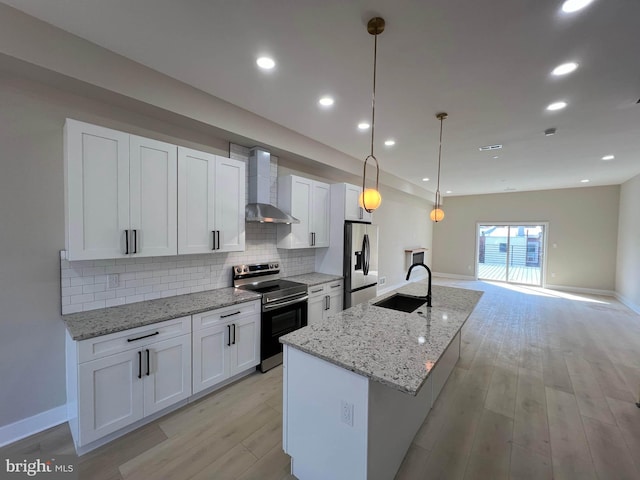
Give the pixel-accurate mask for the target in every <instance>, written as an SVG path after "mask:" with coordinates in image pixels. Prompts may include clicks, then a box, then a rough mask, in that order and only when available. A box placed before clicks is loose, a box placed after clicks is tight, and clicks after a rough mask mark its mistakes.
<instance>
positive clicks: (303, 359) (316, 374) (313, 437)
mask: <svg viewBox="0 0 640 480" xmlns="http://www.w3.org/2000/svg"><path fill="white" fill-rule="evenodd" d="M284 350H285V366H284V372H283V374H284V376H283V378H284V385H283V391H284V396H285V398H284V406H285V409H284V413H283V417H284V421H283V449H284V451H285V452H286V453H287V454H289V455H290V456H291V457H292V473H293V475H295V476H296V478H298V479H300V480H313V479H318V480H320V479H329V478H330V479H332V480H359V479H366V478H367V477H366V475H367V422H368V394H369V381H368V380H367V379H366V378H365V377H363V376H361V375H357V374H355V373H353V372H349V371H348V370H345V369H343V368H340V367H338V366H336V365H333V364H331V363H329V362H326V361H324V360H321V359H319V358H317V357H314V356H312V355H308V354H306V353H304V352H301V351H300V350H297V349H295V348H292V347H289V346H288V345H284ZM345 404H346V405H345ZM343 406H345V408H347V409H348V410H349V414H348V416H349V417H350V419H351V421H350V422H346V423H345V421H343V412H342V409H343Z"/></svg>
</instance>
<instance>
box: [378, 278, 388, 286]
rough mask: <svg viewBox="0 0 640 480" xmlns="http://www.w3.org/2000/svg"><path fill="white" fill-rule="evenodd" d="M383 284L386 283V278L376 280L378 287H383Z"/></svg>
mask: <svg viewBox="0 0 640 480" xmlns="http://www.w3.org/2000/svg"><path fill="white" fill-rule="evenodd" d="M385 283H387V277H379V278H378V285H384V284H385Z"/></svg>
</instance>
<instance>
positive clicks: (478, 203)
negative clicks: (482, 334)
mask: <svg viewBox="0 0 640 480" xmlns="http://www.w3.org/2000/svg"><path fill="white" fill-rule="evenodd" d="M619 192H620V187H619V186H617V185H616V186H606V187H583V188H572V189H563V190H546V191H537V192H522V193H502V194H493V195H474V196H461V197H451V198H447V199H446V200H445V202H444V211H445V213H446V215H447V216H446V218H445V220H444V221H443V222H441V223H438V224H437V225H435V226H434V228H433V266H434V270H435V271H436V272H440V273H444V274H454V275H463V276H475V261H476V257H475V256H476V222H484V223H487V224H492V223H499V222H549V231H548V243H549V250H548V252H547V273H548V278H547V279H546V283H547V284H549V285H556V286H563V287H578V288H585V289H593V290H605V291H609V292H612V291H613V290H614V283H615V266H616V245H617V236H618V201H619ZM553 244H556V245H557V247H556V248H553V247H552V245H553ZM552 272H553V273H555V278H552V277H551V273H552Z"/></svg>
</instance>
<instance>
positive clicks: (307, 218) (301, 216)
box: [289, 176, 313, 248]
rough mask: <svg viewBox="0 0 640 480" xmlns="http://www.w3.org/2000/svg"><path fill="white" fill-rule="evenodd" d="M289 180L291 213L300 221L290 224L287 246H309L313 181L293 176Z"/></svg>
mask: <svg viewBox="0 0 640 480" xmlns="http://www.w3.org/2000/svg"><path fill="white" fill-rule="evenodd" d="M291 182H292V184H291V215H293V216H294V217H295V218H297V219H298V220H300V223H294V224H292V225H291V242H290V244H289V248H308V247H310V246H311V232H312V230H311V215H312V213H311V199H312V194H313V181H312V180H309V179H307V178H301V177H295V176H294V177H292V179H291Z"/></svg>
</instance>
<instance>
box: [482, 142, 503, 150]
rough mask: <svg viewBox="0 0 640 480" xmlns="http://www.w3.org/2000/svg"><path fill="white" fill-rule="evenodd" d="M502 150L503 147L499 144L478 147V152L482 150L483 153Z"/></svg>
mask: <svg viewBox="0 0 640 480" xmlns="http://www.w3.org/2000/svg"><path fill="white" fill-rule="evenodd" d="M501 149H502V145H500V144H497V145H485V146H484V147H478V150H480V151H481V152H486V151H489V150H501Z"/></svg>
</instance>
